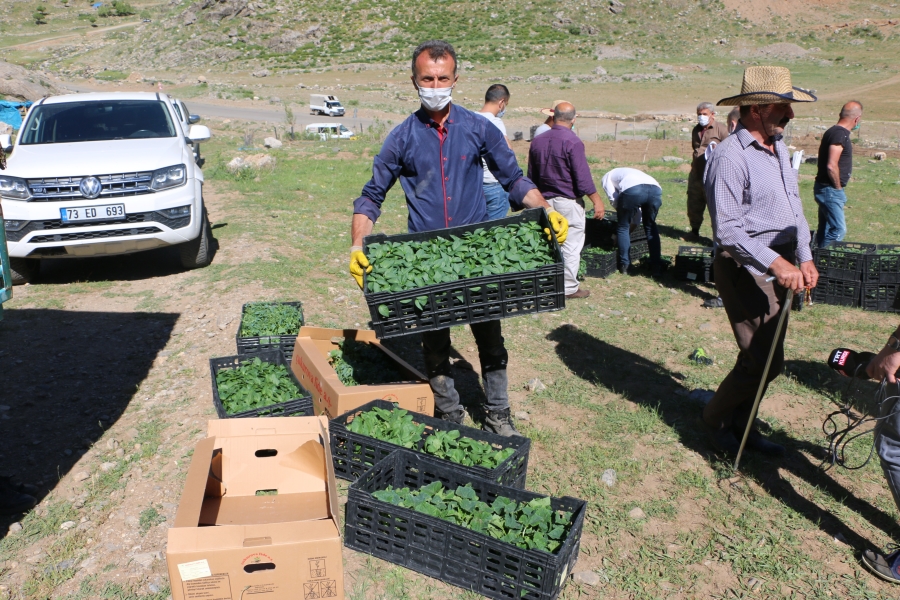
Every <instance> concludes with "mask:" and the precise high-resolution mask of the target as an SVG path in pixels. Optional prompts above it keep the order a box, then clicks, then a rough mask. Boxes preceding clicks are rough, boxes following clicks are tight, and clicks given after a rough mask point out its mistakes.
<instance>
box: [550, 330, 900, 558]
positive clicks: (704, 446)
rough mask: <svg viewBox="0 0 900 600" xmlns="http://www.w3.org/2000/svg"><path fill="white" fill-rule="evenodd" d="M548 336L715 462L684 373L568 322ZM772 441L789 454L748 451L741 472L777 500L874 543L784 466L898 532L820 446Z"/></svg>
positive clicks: (581, 367)
mask: <svg viewBox="0 0 900 600" xmlns="http://www.w3.org/2000/svg"><path fill="white" fill-rule="evenodd" d="M547 339H548V340H551V341H553V342H556V343H557V345H556V354H557V355H558V356H559V358H560V360H562V362H563V364H565V365H566V367H567V368H568V369H569V370H571V371H572V373H574V374H575V375H576V376H578V377H580V378H581V379H583V380H585V381H588V382H590V383H592V384H595V385H599V386H602V387H605V388H607V389H609V390H611V391H613V392H615V393H617V394H619V395H621V396H623V397H624V398H627V399H628V400H629V401H631V402H636V403H638V404H642V405H645V406H647V407H651V408H654V409H655V410H657V411H658V413H659V415H660V417H661V418H662V419H663V421H664V422H665V423H666V424H667V425H668V426H669V427H671V428H672V430H673V431H674V432H675V433H676V434H677V435H678V437H679V440H680V441H681V443H682V444H684V445H685V446H686V447H688V448H690V449H692V450H694V451H695V452H697V453H699V454H701V455H705V456H706V457H707V460H709V462H710V463H715V462H717V458H716V456H715V455H714V453H713V451H712V448H711V446H709V445H708V443H707V441H706V438H705V435H703V433H702V432H703V428H702V422H701V418H700V415H701V410H702V404H700V403H698V402H694V401H691V400H688V399H687V398H686V397H685V396H678V395H676V394H675V393H674V392H675V390H676V386H677V384H676V381H679V380H681V379H682V376H681V374H680V373H673V372H671V371H668V370H667V369H665V368H664V367H661V366H659V365H658V364H656V363H654V362H652V361H650V360H648V359H647V358H644V357H643V356H640V355H639V354H635V353H633V352H629V351H628V350H623V349H622V348H618V347H616V346H613V345H611V344H608V343H606V342H604V341H602V340H599V339H597V338H595V337H594V336H592V335H589V334H587V333H584V332H583V331H580V330H578V329H577V328H575V327H573V326H570V325H564V326H562V327H557V328H556V329H554V330H553V331H551V332H550V334H549V335H548V336H547ZM825 368H826V369H827V367H825ZM823 418H824V415H823ZM772 439H773V440H774V441H777V442H779V443H781V444H784V445H785V446H786V447H787V449H788V452H787V456H785V457H784V458H782V459H776V460H773V459H771V458H767V457H764V456H760V455H755V454H753V453H750V452H748V453H747V454H745V458H743V459H742V464H741V466H742V468H741V471H742V473H743V474H744V475H745V476H748V477H750V478H752V479H753V480H755V481H756V482H757V483H758V484H759V485H760V486H761V487H762V488H763V489H765V490H766V492H767V493H769V494H770V495H771V496H772V497H773V498H776V499H778V500H780V501H781V502H782V503H784V505H785V506H787V507H789V508H790V509H792V510H794V511H796V512H797V513H799V514H801V515H803V516H804V517H805V518H806V519H808V520H809V521H810V522H811V523H813V524H814V525H815V526H817V527H819V528H820V529H822V530H823V531H825V532H826V533H828V534H829V535H831V536H836V535H837V534H838V533H840V534H841V535H843V536H844V538H845V539H847V540H848V541H849V543H850V544H852V545H853V546H854V547H855V548H857V549H858V550H861V549H863V548H865V547H869V546H870V544H869V542H868V541H867V540H866V539H865V538H863V537H862V536H860V535H858V534H857V533H855V532H854V531H853V530H852V529H850V528H849V527H848V526H846V525H844V523H843V522H842V521H841V520H840V518H838V517H837V516H836V515H834V514H832V513H830V512H829V511H827V510H824V509H822V508H820V507H819V506H817V505H816V504H814V503H813V502H811V501H810V500H808V499H806V498H804V497H803V496H802V495H801V494H800V493H799V492H798V491H797V490H796V489H795V488H794V487H793V485H792V484H791V483H790V482H789V481H788V480H787V479H785V478H784V477H782V475H781V474H780V473H779V470H780V469H783V470H786V471H788V472H790V473H791V474H792V475H794V476H796V477H799V478H801V479H803V480H804V481H806V482H807V483H808V484H809V485H810V486H811V487H812V488H815V489H818V490H819V491H821V492H822V493H824V494H827V495H828V496H830V497H831V498H832V499H834V501H835V502H838V503H840V504H842V505H843V506H845V507H846V508H847V509H849V510H851V511H853V512H856V513H857V514H859V515H860V516H862V518H864V519H866V520H867V521H869V523H871V524H872V525H873V526H875V527H877V528H879V529H881V530H882V531H884V532H885V533H886V534H888V535H893V534H896V533H897V523H896V521H895V520H894V519H893V518H892V517H891V516H890V515H889V514H887V513H885V512H884V511H882V510H881V509H879V508H877V507H875V506H873V505H872V504H870V503H869V502H867V501H865V500H862V499H859V498H857V497H855V496H854V495H853V493H852V492H850V491H849V490H848V489H847V488H845V487H844V486H843V485H841V484H840V483H838V482H836V481H835V480H834V479H832V478H831V476H830V475H829V474H827V473H825V472H824V471H822V470H821V469H820V468H819V466H818V464H817V462H814V461H813V460H811V459H810V458H809V456H807V454H805V453H804V452H807V453H810V454H813V455H814V456H822V455H823V451H822V447H821V446H817V445H815V444H811V443H809V442H806V441H804V440H797V439H794V438H792V437H791V436H789V435H788V434H787V433H786V432H784V431H783V430H782V431H776V432H774V434H773V435H772ZM732 461H733V457H728V459H727V462H732ZM714 466H717V465H714ZM717 470H721V469H717Z"/></svg>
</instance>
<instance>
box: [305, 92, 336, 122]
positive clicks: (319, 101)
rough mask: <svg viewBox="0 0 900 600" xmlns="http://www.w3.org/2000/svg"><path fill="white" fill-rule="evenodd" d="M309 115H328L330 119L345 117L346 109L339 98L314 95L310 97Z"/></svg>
mask: <svg viewBox="0 0 900 600" xmlns="http://www.w3.org/2000/svg"><path fill="white" fill-rule="evenodd" d="M309 113H310V114H311V115H327V116H329V117H343V116H344V107H343V106H342V105H341V101H340V100H338V99H337V96H326V95H324V94H312V95H311V96H310V97H309Z"/></svg>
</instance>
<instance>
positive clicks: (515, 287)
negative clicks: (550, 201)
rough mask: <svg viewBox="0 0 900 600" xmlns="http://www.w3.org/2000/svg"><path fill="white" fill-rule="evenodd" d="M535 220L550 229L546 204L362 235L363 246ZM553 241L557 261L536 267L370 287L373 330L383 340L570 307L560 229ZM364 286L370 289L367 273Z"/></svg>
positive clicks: (367, 296) (366, 296) (367, 298)
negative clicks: (383, 309)
mask: <svg viewBox="0 0 900 600" xmlns="http://www.w3.org/2000/svg"><path fill="white" fill-rule="evenodd" d="M530 221H536V222H538V223H539V224H540V226H541V228H550V222H549V219H548V218H547V213H545V212H544V210H543V209H541V208H533V209H529V210H524V211H522V212H521V213H520V214H518V215H515V216H512V217H506V218H504V219H497V220H495V221H490V222H485V223H475V224H472V225H464V226H461V227H451V228H449V229H440V230H437V231H428V232H423V233H407V234H402V235H392V236H386V235H384V234H377V235H370V236H367V237H366V238H365V240H363V251H364V252H366V253H367V254H368V249H369V244H374V243H382V242H386V241H391V242H408V241H423V240H429V239H434V238H437V237H442V238H449V237H450V236H451V235H456V236H461V235H462V234H464V233H466V232H469V231H475V230H476V229H488V228H490V227H495V226H498V225H515V224H519V223H527V222H530ZM551 231H552V228H551ZM550 244H551V245H552V251H553V259H554V263H553V264H551V265H546V266H543V267H538V268H536V269H530V270H528V271H517V272H513V273H505V274H503V275H485V276H481V277H472V278H469V279H460V280H457V281H452V282H449V283H436V284H432V285H427V286H424V287H420V288H416V289H412V290H406V291H403V292H377V293H372V292H368V291H365V292H364V296H365V298H366V303H367V304H368V306H369V313H370V314H371V316H372V323H371V325H372V329H373V330H374V331H375V335H376V336H378V338H379V339H385V338H391V337H397V336H401V335H407V334H410V333H418V332H422V331H432V330H435V329H443V328H445V327H450V326H453V325H465V324H469V323H481V322H484V321H494V320H497V319H506V318H509V317H517V316H519V315H526V314H530V313H539V312H550V311H556V310H561V309H563V308H565V306H566V292H565V283H564V271H563V262H562V254H561V253H560V251H559V244H558V243H557V242H556V234H553V239H552V240H551V242H550ZM363 289H364V290H368V279H367V276H366V275H364V281H363ZM419 296H426V297H427V301H426V302H425V303H424V305H423V306H422V309H421V310H420V309H419V308H417V307H416V305H415V302H414V300H415V298H417V297H419ZM381 305H385V306H387V307H388V314H387V316H382V314H381V313H380V312H378V307H379V306H381Z"/></svg>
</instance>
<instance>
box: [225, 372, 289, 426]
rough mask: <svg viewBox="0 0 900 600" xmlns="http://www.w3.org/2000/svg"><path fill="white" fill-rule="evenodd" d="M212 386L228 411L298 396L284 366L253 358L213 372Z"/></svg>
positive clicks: (261, 406)
mask: <svg viewBox="0 0 900 600" xmlns="http://www.w3.org/2000/svg"><path fill="white" fill-rule="evenodd" d="M216 387H217V388H218V391H219V399H220V400H221V401H222V406H224V407H225V412H226V413H228V414H229V415H233V414H237V413H240V412H244V411H246V410H251V409H254V408H264V407H266V406H272V405H274V404H282V403H284V402H287V401H288V400H294V399H296V398H299V397H300V390H299V389H298V388H297V386H296V385H295V384H294V382H293V381H291V378H290V375H289V374H288V370H287V367H285V366H284V365H273V364H269V363H265V362H263V361H261V360H260V359H259V358H254V359H253V360H252V361H250V362H246V363H244V364H242V365H240V366H239V367H237V368H235V369H222V370H220V371H219V372H218V373H216Z"/></svg>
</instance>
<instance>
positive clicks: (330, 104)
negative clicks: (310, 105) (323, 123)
mask: <svg viewBox="0 0 900 600" xmlns="http://www.w3.org/2000/svg"><path fill="white" fill-rule="evenodd" d="M326 104H328V108H341V103H340V102H327V103H326Z"/></svg>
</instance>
